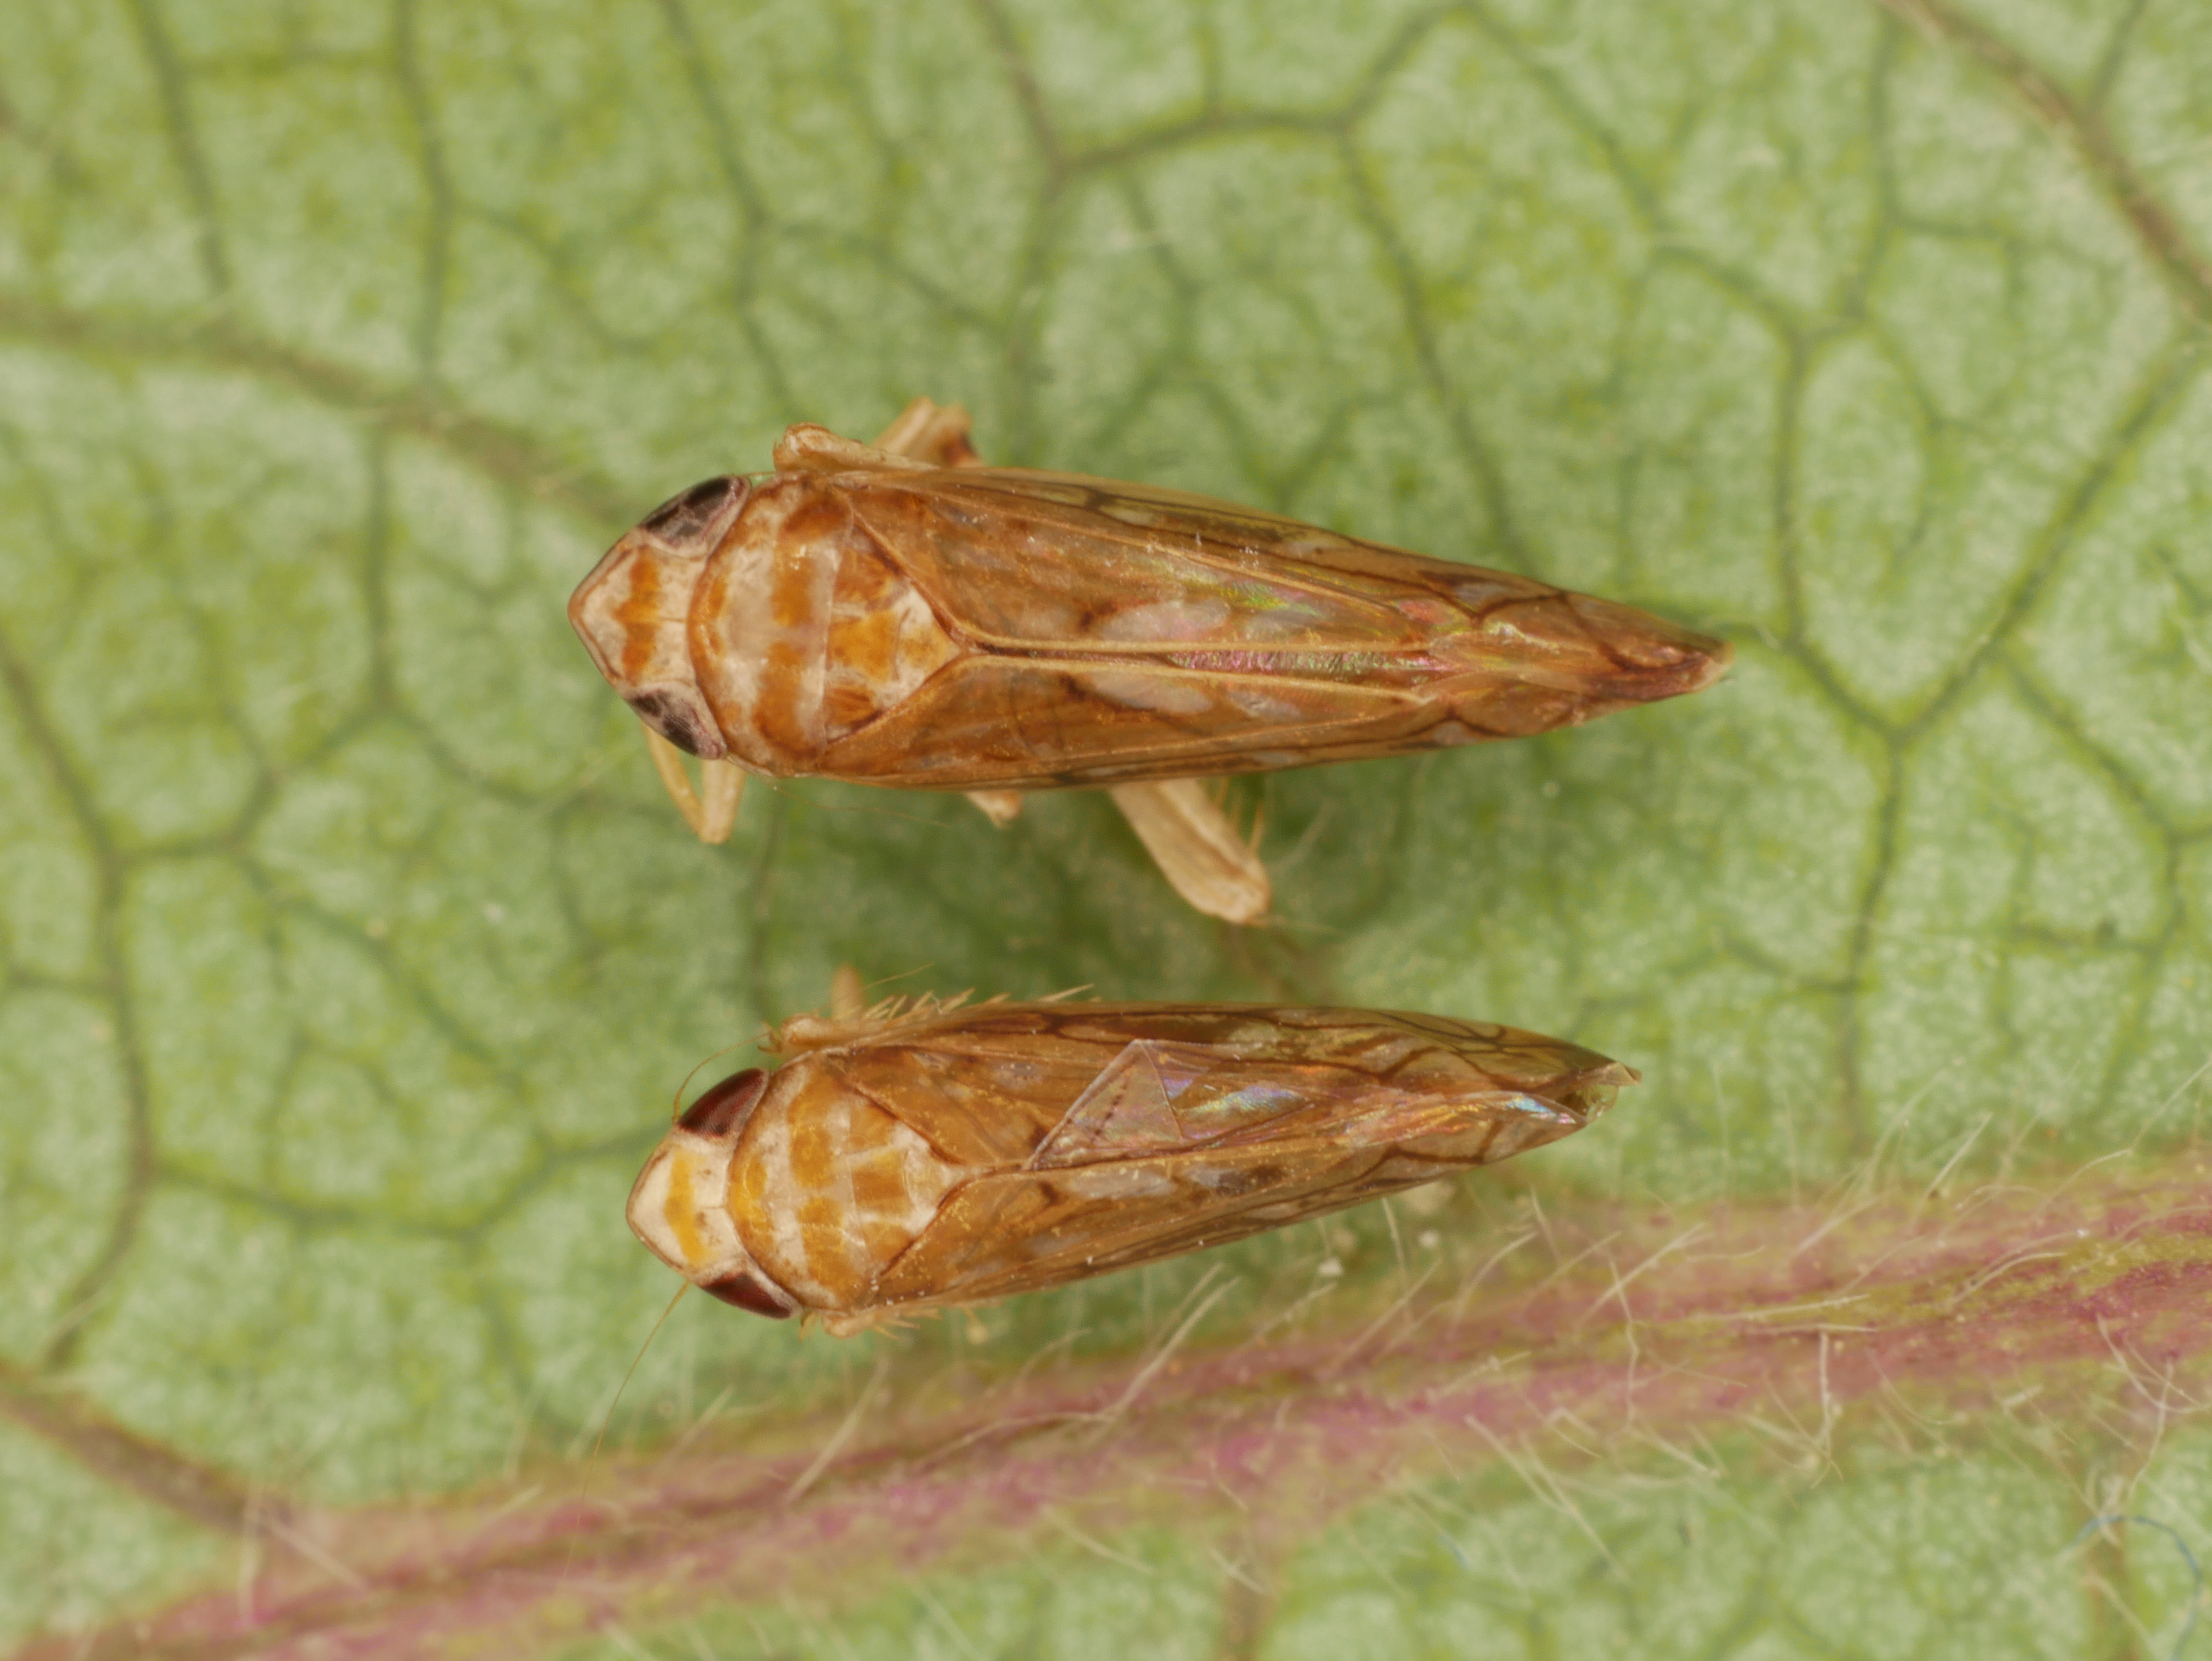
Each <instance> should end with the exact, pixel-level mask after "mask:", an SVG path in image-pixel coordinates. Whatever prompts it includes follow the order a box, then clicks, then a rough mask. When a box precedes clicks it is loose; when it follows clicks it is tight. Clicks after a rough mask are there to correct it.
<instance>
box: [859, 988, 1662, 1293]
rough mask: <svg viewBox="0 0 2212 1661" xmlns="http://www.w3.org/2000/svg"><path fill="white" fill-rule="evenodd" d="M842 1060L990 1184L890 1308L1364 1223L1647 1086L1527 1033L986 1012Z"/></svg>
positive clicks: (1212, 1011)
mask: <svg viewBox="0 0 2212 1661" xmlns="http://www.w3.org/2000/svg"><path fill="white" fill-rule="evenodd" d="M825 1059H826V1058H825ZM837 1059H838V1062H839V1074H840V1078H841V1080H842V1082H844V1083H847V1084H848V1085H854V1086H858V1087H860V1088H862V1089H863V1090H865V1091H866V1092H867V1093H868V1094H869V1095H870V1096H871V1097H872V1098H873V1099H876V1100H877V1101H878V1102H879V1103H880V1104H882V1105H884V1108H885V1109H886V1110H888V1111H890V1112H892V1113H894V1114H896V1116H898V1117H899V1118H900V1119H901V1120H902V1121H903V1122H904V1123H906V1124H907V1125H908V1127H909V1128H910V1129H914V1130H915V1131H917V1132H918V1133H919V1134H921V1135H923V1136H924V1137H925V1138H927V1140H929V1141H931V1142H932V1143H933V1145H935V1146H936V1147H938V1148H939V1151H940V1152H941V1153H945V1155H946V1156H947V1157H948V1158H953V1159H958V1160H960V1161H961V1162H962V1163H963V1164H968V1165H971V1166H973V1165H984V1166H987V1167H995V1168H987V1169H986V1170H985V1171H984V1173H983V1174H981V1175H979V1176H977V1177H975V1178H973V1179H972V1180H969V1181H968V1182H967V1183H963V1184H962V1185H961V1186H960V1187H959V1188H957V1189H955V1190H954V1191H953V1192H952V1193H951V1194H950V1195H949V1196H947V1198H946V1200H945V1202H944V1204H943V1205H942V1206H941V1207H940V1208H939V1212H938V1214H937V1216H936V1217H935V1219H934V1220H933V1221H931V1222H930V1223H929V1224H928V1226H927V1227H926V1228H925V1229H924V1230H923V1232H922V1233H921V1236H920V1237H919V1238H917V1239H916V1240H915V1242H914V1244H912V1245H911V1246H909V1247H908V1248H907V1250H905V1251H904V1252H903V1253H902V1255H901V1256H899V1257H898V1258H897V1259H896V1261H895V1262H892V1263H891V1264H890V1266H889V1267H888V1269H886V1270H885V1271H884V1274H883V1275H881V1276H880V1277H879V1279H878V1284H877V1288H876V1293H875V1296H874V1298H873V1299H872V1303H874V1304H875V1305H878V1306H890V1305H941V1304H958V1303H966V1302H971V1301H975V1300H976V1299H987V1298H995V1297H1000V1296H1005V1295H1007V1294H1008V1293H1014V1292H1019V1291H1024V1290H1033V1289H1035V1288H1036V1287H1043V1286H1050V1285H1054V1284H1058V1283H1060V1282H1061V1281H1068V1280H1074V1279H1079V1278H1083V1277H1085V1276H1086V1275H1095V1274H1103V1273H1104V1272H1106V1271H1107V1270H1109V1269H1115V1268H1121V1267H1124V1266H1127V1265H1128V1264H1131V1263H1135V1262H1150V1261H1153V1260H1155V1259H1158V1258H1161V1257H1166V1256H1174V1255H1175V1254H1176V1253H1178V1252H1182V1251H1185V1250H1194V1249H1195V1248H1196V1247H1198V1246H1200V1245H1203V1244H1218V1243H1219V1242H1221V1241H1225V1240H1231V1239H1237V1238H1242V1237H1243V1236H1244V1235H1247V1234H1250V1233H1254V1232H1259V1231H1261V1230H1263V1229H1267V1228H1273V1227H1277V1226H1281V1225H1283V1224H1285V1223H1288V1222H1294V1221H1297V1220H1300V1219H1302V1218H1305V1217H1310V1216H1316V1215H1319V1214H1323V1213H1325V1212H1329V1211H1334V1210H1336V1209H1339V1208H1342V1207H1345V1206H1349V1205H1354V1204H1357V1203H1358V1202H1361V1201H1363V1200H1366V1199H1371V1198H1374V1197H1376V1196H1378V1195H1382V1194H1387V1193H1390V1192H1394V1191H1395V1190H1396V1189H1402V1188H1405V1187H1408V1186H1411V1185H1413V1184H1414V1183H1422V1182H1426V1181H1429V1180H1431V1179H1433V1178H1434V1177H1439V1176H1443V1175H1446V1174H1449V1172H1451V1171H1455V1170H1462V1169H1466V1168H1468V1167H1470V1166H1473V1165H1481V1164H1486V1163H1488V1162H1490V1161H1492V1160H1495V1159H1504V1158H1506V1157H1508V1156H1509V1155H1510V1154H1512V1153H1518V1152H1520V1151H1522V1150H1523V1149H1525V1148H1528V1147H1534V1146H1537V1145H1539V1144H1540V1143H1542V1142H1545V1141H1552V1140H1553V1139H1555V1138H1557V1137H1559V1136H1562V1135H1567V1134H1569V1133H1570V1132H1571V1131H1573V1130H1575V1129H1579V1128H1580V1127H1581V1126H1582V1125H1583V1123H1587V1121H1588V1120H1589V1118H1590V1117H1591V1116H1594V1115H1595V1113H1596V1112H1597V1111H1600V1110H1601V1109H1602V1107H1603V1105H1604V1104H1605V1102H1606V1100H1607V1099H1608V1098H1609V1097H1610V1094H1611V1092H1612V1090H1613V1087H1615V1086H1618V1085H1620V1084H1622V1083H1625V1082H1627V1081H1629V1080H1632V1078H1633V1077H1634V1075H1633V1074H1632V1073H1630V1072H1629V1071H1628V1070H1627V1069H1626V1068H1620V1066H1618V1064H1616V1063H1613V1062H1607V1061H1606V1060H1605V1059H1604V1058H1603V1057H1601V1056H1595V1055H1593V1054H1592V1053H1591V1052H1589V1051H1587V1050H1580V1049H1578V1048H1577V1047H1576V1046H1573V1045H1571V1044H1565V1043H1559V1042H1558V1041H1556V1040H1553V1039H1548V1038H1543V1037H1538V1036H1537V1035H1534V1034H1531V1033H1524V1032H1519V1031H1514V1030H1512V1029H1510V1028H1503V1027H1496V1026H1484V1025H1475V1024H1473V1023H1465V1022H1456V1021H1446V1020H1441V1019H1436V1018H1431V1017H1422V1016H1409V1015H1401V1014H1395V1013H1376V1012H1366V1011H1351V1010H1327V1009H1322V1010H1313V1009H1298V1010H1289V1009H1279V1008H1274V1007H1265V1006H1228V1007H1188V1006H1174V1005H1080V1006H1066V1005H1043V1006H1039V1005H1004V1006H998V1007H986V1008H983V1009H981V1010H976V1011H970V1012H961V1013H957V1014H956V1015H953V1016H951V1017H948V1018H946V1019H945V1020H944V1021H942V1022H940V1023H937V1024H933V1025H923V1026H921V1027H913V1028H908V1029H904V1030H902V1031H899V1032H897V1033H896V1034H895V1035H892V1036H890V1037H887V1038H886V1040H885V1041H884V1042H883V1043H878V1044H870V1043H866V1042H862V1043H859V1044H856V1045H854V1047H853V1048H852V1050H849V1051H848V1052H846V1053H844V1054H843V1055H842V1056H839V1057H838V1058H837ZM925 1080H926V1081H927V1082H926V1084H925V1082H924V1081H925Z"/></svg>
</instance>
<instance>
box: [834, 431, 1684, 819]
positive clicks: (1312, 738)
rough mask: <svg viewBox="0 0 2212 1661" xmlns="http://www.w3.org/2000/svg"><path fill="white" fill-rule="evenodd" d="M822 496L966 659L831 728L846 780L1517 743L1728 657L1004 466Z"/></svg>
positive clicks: (1600, 607) (1266, 523)
mask: <svg viewBox="0 0 2212 1661" xmlns="http://www.w3.org/2000/svg"><path fill="white" fill-rule="evenodd" d="M808 482H809V484H811V485H813V486H814V487H815V488H817V489H822V490H829V491H831V492H833V493H835V494H836V496H842V498H843V499H844V506H845V508H846V509H847V511H848V513H849V515H850V517H849V519H848V520H846V523H847V524H848V525H849V526H851V528H852V531H853V532H855V533H857V534H855V535H854V537H853V538H852V539H851V541H850V542H848V546H852V547H854V553H855V554H857V555H859V556H860V557H861V558H862V559H866V558H869V557H873V558H876V559H880V560H881V561H883V562H884V563H887V564H888V565H889V566H890V567H891V568H893V569H895V570H896V574H897V575H898V577H900V578H902V579H903V580H904V581H903V583H901V584H899V585H898V586H899V587H902V588H903V587H906V586H907V585H911V588H912V590H913V591H915V592H916V593H919V594H920V595H921V597H922V598H923V599H926V601H927V605H928V606H929V608H930V610H931V611H933V613H934V615H935V617H936V619H937V621H938V624H939V626H941V627H942V628H943V630H945V635H946V636H947V637H948V638H949V641H950V642H951V646H952V648H953V649H952V651H951V653H950V654H949V656H948V658H947V660H945V661H943V662H942V663H939V664H933V666H931V670H930V672H929V673H928V675H927V678H926V679H924V680H922V682H921V684H919V685H918V686H916V687H915V688H914V689H913V690H912V691H907V692H905V694H904V695H903V696H902V697H900V698H899V699H897V701H896V702H895V703H890V704H889V706H888V707H884V705H883V704H882V703H871V704H868V705H867V706H866V715H865V718H864V719H860V720H857V721H854V722H852V723H851V724H850V725H845V724H843V723H839V722H836V721H835V720H834V717H833V722H832V728H833V731H834V732H835V736H834V737H832V738H831V739H830V741H829V743H828V744H826V745H824V746H823V749H822V751H820V760H819V762H818V764H817V768H818V770H819V771H821V772H823V773H825V774H829V775H830V776H836V777H842V778H851V779H860V780H870V781H882V782H890V781H893V780H895V781H896V782H899V783H902V784H908V785H921V786H939V787H941V788H975V787H977V786H979V785H1010V786H1018V787H1022V788H1038V787H1045V786H1052V785H1073V784H1098V783H1118V782H1127V781H1131V780H1139V779H1170V778H1180V777H1189V776H1198V775H1203V774H1213V773H1227V772H1243V771H1254V770H1267V769H1272V768H1279V767H1286V766H1297V765H1304V764H1311V763H1317V762H1326V761H1333V760H1341V759H1346V758H1351V757H1361V756H1374V755H1383V754H1390V753H1396V752H1401V751H1408V750H1418V749H1422V748H1426V747H1430V746H1434V745H1455V744H1464V743H1468V742H1471V741H1474V740H1476V739H1489V738H1505V737H1516V736H1521V735H1524V734H1528V733H1540V732H1545V731H1548V730H1550V729H1551V728H1553V727H1560V726H1565V725H1571V724H1574V723H1577V722H1579V721H1586V720H1589V718H1591V717H1592V716H1595V715H1602V714H1604V713H1606V712H1607V711H1608V710H1612V709H1619V708H1621V707H1623V706H1625V705H1627V704H1631V703H1644V702H1646V701H1649V700H1650V699H1653V698H1657V697H1669V696H1672V695H1674V693H1677V692H1684V691H1694V690H1696V689H1697V688H1698V687H1699V686H1702V685H1704V684H1706V683H1707V682H1708V681H1710V680H1711V678H1713V677H1714V676H1715V675H1716V674H1717V673H1718V672H1719V670H1720V667H1721V663H1722V661H1723V660H1724V659H1725V655H1726V654H1725V649H1724V648H1720V647H1719V646H1718V645H1717V642H1712V641H1710V640H1706V639H1705V638H1704V637H1702V636H1697V635H1694V634H1692V633H1691V632H1690V631H1688V630H1678V629H1675V628H1674V627H1672V626H1671V625H1668V624H1664V623H1662V622H1660V621H1659V620H1657V619H1656V618H1650V617H1647V616H1645V615H1644V614H1643V613H1641V612H1638V611H1632V610H1631V609H1629V608H1627V607H1626V606H1620V605H1613V604H1611V603H1610V602H1607V601H1604V600H1598V599H1590V598H1589V597H1588V596H1585V595H1580V594H1573V593H1568V592H1566V591H1565V590H1563V589H1559V588H1554V587H1551V586H1550V585H1548V584H1547V583H1541V582H1537V581H1531V580H1529V579H1528V578H1524V577H1517V576H1512V575H1506V574H1504V573H1501V572H1496V571H1488V570H1484V569H1480V568H1479V567H1474V566H1468V565H1455V564H1452V563H1448V562H1445V561H1442V560H1434V559H1428V558H1425V557H1422V556H1420V555H1418V554H1411V553H1406V552H1402V551H1398V550H1395V549H1389V548H1384V547H1380V546H1377V545H1373V544H1370V543H1363V542H1359V541H1356V540H1354V539H1352V538H1347V537H1340V536H1337V535H1335V534H1334V533H1332V532H1327V531H1322V530H1319V529H1317V528H1316V527H1314V526H1309V525H1302V524H1299V523H1297V521H1295V520H1287V519H1280V518H1277V517H1275V516H1273V515H1272V514H1261V513H1255V512H1253V511H1251V510H1249V509H1247V508H1237V507H1235V506H1232V505H1231V504H1229V503H1226V502H1214V501H1211V500H1209V499H1207V498H1206V497H1202V496H1188V495H1184V494H1182V493H1181V492H1177V491H1172V490H1152V489H1147V488H1145V487H1140V486H1133V485H1127V484H1109V483H1108V482H1106V481H1104V480H1100V479H1092V478H1079V477H1076V476H1073V475H1065V474H1054V473H1043V472H1028V471H1024V470H1022V469H1018V468H994V467H974V468H948V469H942V470H929V471H896V472H890V471H886V472H854V473H844V474H832V475H828V476H824V477H819V478H815V479H811V480H809V481H808ZM839 517H842V515H841V516H839ZM847 564H848V569H851V568H852V566H853V564H854V561H853V560H852V559H851V558H849V557H848V562H847ZM839 581H840V582H841V584H842V585H846V586H848V587H858V588H865V587H866V586H867V585H866V584H859V585H853V584H851V583H849V582H848V578H846V577H843V576H841V578H840V579H839ZM833 672H834V671H833ZM855 713H856V714H858V713H859V711H858V710H856V711H855ZM838 727H842V730H836V729H837V728H838Z"/></svg>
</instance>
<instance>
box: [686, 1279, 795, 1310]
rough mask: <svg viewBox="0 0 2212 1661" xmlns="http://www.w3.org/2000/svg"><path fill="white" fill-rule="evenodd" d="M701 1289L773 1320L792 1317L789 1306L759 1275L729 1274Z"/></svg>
mask: <svg viewBox="0 0 2212 1661" xmlns="http://www.w3.org/2000/svg"><path fill="white" fill-rule="evenodd" d="M699 1290H700V1291H702V1292H703V1293H706V1294H707V1295H708V1297H710V1298H720V1299H721V1300H722V1301H723V1302H724V1303H726V1304H728V1305H731V1306H732V1308H734V1309H742V1310H747V1311H750V1312H751V1313H753V1314H755V1315H765V1316H767V1317H768V1318H769V1320H771V1321H786V1320H789V1319H790V1318H791V1311H790V1309H789V1307H788V1306H787V1305H785V1304H784V1303H783V1302H782V1301H781V1299H778V1298H777V1297H776V1296H775V1293H772V1292H770V1291H769V1289H768V1287H766V1286H765V1285H764V1284H763V1282H762V1281H761V1279H760V1277H759V1276H758V1275H748V1274H743V1273H740V1274H737V1275H725V1276H723V1277H722V1279H720V1280H719V1281H713V1282H711V1283H710V1284H708V1285H706V1286H702V1287H700V1288H699Z"/></svg>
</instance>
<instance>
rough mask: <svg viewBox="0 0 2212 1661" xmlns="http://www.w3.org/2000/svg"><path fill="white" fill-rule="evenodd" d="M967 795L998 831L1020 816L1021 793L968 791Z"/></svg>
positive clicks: (1009, 791) (1010, 791)
mask: <svg viewBox="0 0 2212 1661" xmlns="http://www.w3.org/2000/svg"><path fill="white" fill-rule="evenodd" d="M967 795H968V800H970V801H972V802H974V803H975V806H978V807H980V808H981V809H982V810H983V812H984V815H985V817H986V818H988V819H989V820H990V821H991V823H992V824H995V825H997V826H998V827H999V828H1000V830H1004V829H1005V828H1006V826H1007V825H1010V824H1012V823H1013V822H1014V821H1015V820H1016V819H1018V818H1021V816H1022V793H1021V792H1020V791H1018V790H970V791H969V792H968V793H967Z"/></svg>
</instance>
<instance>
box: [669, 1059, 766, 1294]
mask: <svg viewBox="0 0 2212 1661" xmlns="http://www.w3.org/2000/svg"><path fill="white" fill-rule="evenodd" d="M767 1088H768V1074H765V1073H763V1072H762V1071H761V1070H760V1068H757V1067H749V1068H746V1069H745V1070H744V1072H742V1073H732V1074H730V1076H729V1077H728V1078H726V1079H725V1080H722V1082H721V1083H720V1084H718V1085H716V1086H714V1088H713V1089H711V1090H709V1091H708V1092H706V1094H704V1095H703V1096H702V1097H700V1098H699V1099H698V1100H697V1101H696V1102H694V1103H692V1104H691V1105H690V1106H689V1107H687V1108H685V1109H684V1112H683V1116H681V1117H679V1118H678V1120H677V1121H676V1123H678V1124H679V1125H681V1126H682V1127H683V1128H684V1129H686V1130H688V1131H690V1132H691V1133H692V1134H693V1135H698V1136H711V1137H715V1138H720V1137H724V1136H734V1135H737V1134H738V1131H740V1130H742V1129H744V1127H745V1121H746V1120H747V1119H749V1118H750V1117H751V1116H752V1111H753V1104H754V1103H756V1102H757V1101H758V1100H760V1098H761V1092H762V1091H763V1090H765V1089H767ZM709 1289H710V1290H711V1288H709ZM715 1295H716V1296H717V1297H719V1296H720V1293H716V1294H715Z"/></svg>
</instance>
